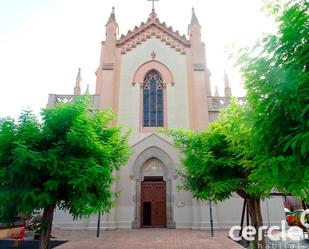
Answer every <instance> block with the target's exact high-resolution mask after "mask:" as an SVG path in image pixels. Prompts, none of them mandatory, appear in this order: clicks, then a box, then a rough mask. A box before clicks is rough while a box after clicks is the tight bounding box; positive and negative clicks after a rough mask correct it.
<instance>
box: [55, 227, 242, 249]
mask: <svg viewBox="0 0 309 249" xmlns="http://www.w3.org/2000/svg"><path fill="white" fill-rule="evenodd" d="M227 234H228V232H227V231H220V232H217V231H215V237H213V238H211V237H210V234H209V232H208V231H192V230H175V229H134V230H114V231H101V233H100V238H96V231H63V230H54V231H53V232H52V235H53V236H56V237H57V238H56V239H57V240H69V242H67V243H65V244H63V245H61V246H58V247H56V248H55V249H107V248H108V249H139V248H141V249H241V248H242V249H243V247H241V246H240V245H238V244H236V243H235V242H233V241H231V240H230V239H228V238H227Z"/></svg>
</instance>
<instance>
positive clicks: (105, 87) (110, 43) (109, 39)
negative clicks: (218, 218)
mask: <svg viewBox="0 0 309 249" xmlns="http://www.w3.org/2000/svg"><path fill="white" fill-rule="evenodd" d="M105 29H106V33H105V41H102V43H101V57H100V64H99V68H98V69H97V70H96V76H97V79H96V94H99V95H100V102H99V108H100V109H101V108H112V109H115V108H116V103H115V101H116V100H115V91H116V86H115V78H116V73H115V71H116V70H115V69H116V66H117V48H116V43H117V34H118V23H117V22H116V16H115V8H114V7H113V8H112V12H111V14H110V17H109V19H108V21H107V23H106V25H105Z"/></svg>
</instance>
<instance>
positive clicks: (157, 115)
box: [143, 70, 164, 127]
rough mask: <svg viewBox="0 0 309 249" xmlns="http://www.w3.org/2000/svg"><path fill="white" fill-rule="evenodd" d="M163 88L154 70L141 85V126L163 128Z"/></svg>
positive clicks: (159, 76) (158, 75) (160, 78)
mask: <svg viewBox="0 0 309 249" xmlns="http://www.w3.org/2000/svg"><path fill="white" fill-rule="evenodd" d="M163 91H164V87H163V81H162V77H161V75H160V74H159V73H158V72H157V71H156V70H151V71H149V72H148V73H147V74H146V76H145V78H144V84H143V126H144V127H163V126H164V125H163V124H164V92H163Z"/></svg>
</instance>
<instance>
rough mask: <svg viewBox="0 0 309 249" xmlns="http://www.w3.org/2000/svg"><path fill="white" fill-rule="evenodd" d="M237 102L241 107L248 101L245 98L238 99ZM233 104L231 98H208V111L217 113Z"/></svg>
mask: <svg viewBox="0 0 309 249" xmlns="http://www.w3.org/2000/svg"><path fill="white" fill-rule="evenodd" d="M237 101H238V103H239V104H240V105H242V104H244V103H245V101H246V98H245V97H238V98H237ZM230 102H231V98H230V97H212V96H209V97H208V110H209V111H213V112H217V111H219V109H221V108H224V107H227V106H228V105H229V104H230Z"/></svg>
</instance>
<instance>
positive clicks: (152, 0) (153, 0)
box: [148, 0, 159, 11]
mask: <svg viewBox="0 0 309 249" xmlns="http://www.w3.org/2000/svg"><path fill="white" fill-rule="evenodd" d="M148 1H151V2H152V11H154V9H155V8H154V2H155V1H159V0H148Z"/></svg>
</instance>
